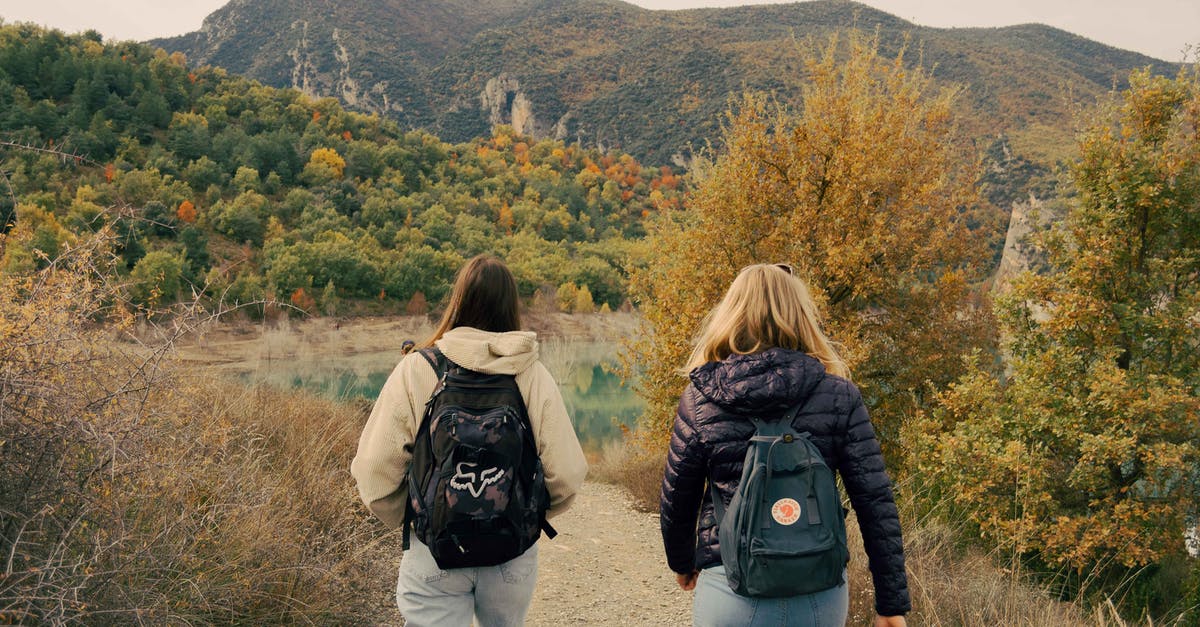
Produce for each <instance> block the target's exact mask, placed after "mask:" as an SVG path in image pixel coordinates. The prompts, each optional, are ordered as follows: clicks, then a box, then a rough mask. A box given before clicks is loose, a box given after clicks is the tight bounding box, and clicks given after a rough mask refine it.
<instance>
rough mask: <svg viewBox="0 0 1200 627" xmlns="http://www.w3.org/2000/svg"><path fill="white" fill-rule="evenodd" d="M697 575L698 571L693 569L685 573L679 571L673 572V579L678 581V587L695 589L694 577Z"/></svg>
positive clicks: (698, 574)
mask: <svg viewBox="0 0 1200 627" xmlns="http://www.w3.org/2000/svg"><path fill="white" fill-rule="evenodd" d="M699 576H700V572H699V571H695V570H693V571H692V572H690V573H688V574H686V575H681V574H679V573H675V581H678V582H679V587H680V588H683V589H684V590H695V589H696V579H697V578H698V577H699Z"/></svg>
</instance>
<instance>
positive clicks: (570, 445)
mask: <svg viewBox="0 0 1200 627" xmlns="http://www.w3.org/2000/svg"><path fill="white" fill-rule="evenodd" d="M519 305H520V302H519V299H518V294H517V286H516V281H515V280H514V279H513V276H512V273H511V272H510V271H509V270H508V268H507V267H506V266H505V265H504V263H503V262H501V261H500V260H499V259H497V258H495V257H492V256H489V255H480V256H478V257H475V258H473V259H471V260H470V261H468V262H467V263H466V265H464V266H463V267H462V269H461V270H459V272H458V275H457V276H456V277H455V280H454V287H453V288H452V290H451V293H450V302H449V304H448V306H447V307H446V312H445V314H444V315H443V316H442V319H441V322H440V323H439V324H438V326H437V329H436V330H435V331H434V332H433V335H432V336H431V337H430V338H429V339H428V340H427V341H426V342H425V343H424V346H423V348H426V349H429V348H436V349H437V351H436V352H434V351H429V350H423V351H413V352H411V353H409V354H408V355H406V356H405V357H404V358H403V359H402V360H401V361H400V363H399V364H398V365H397V366H396V368H395V370H393V371H392V374H391V376H389V377H388V380H387V383H385V384H384V386H383V389H382V391H380V393H379V399H378V400H377V401H376V402H375V407H374V409H372V411H371V415H370V417H369V418H368V419H367V424H366V426H365V427H364V428H363V432H362V436H361V438H360V439H359V443H358V454H357V455H356V456H355V458H354V461H353V463H352V464H351V473H352V474H353V475H354V478H355V479H356V480H357V482H358V490H359V494H360V495H361V496H362V500H363V502H364V503H366V504H367V507H368V508H369V509H370V510H371V512H372V513H374V514H375V515H376V516H378V517H379V518H380V519H382V520H383V522H384V523H386V524H387V525H388V526H390V527H401V526H402V525H406V524H408V523H411V522H412V521H411V520H406V512H407V513H408V516H409V517H411V516H412V511H413V504H414V503H419V499H413V500H410V495H409V489H408V488H409V485H410V481H409V473H410V471H411V472H422V470H421V469H416V468H412V465H413V463H412V462H413V453H414V444H415V442H416V440H417V439H418V438H419V437H421V436H422V432H421V429H422V418H423V415H424V413H425V408H426V403H427V402H428V401H430V400H431V398H432V397H433V396H434V394H435V390H437V391H439V392H440V391H441V390H442V389H443V387H444V384H443V385H439V378H441V379H442V381H443V382H444V380H445V379H444V375H445V373H444V372H443V373H439V372H438V370H437V366H436V365H435V364H437V363H444V364H446V366H447V367H448V368H459V369H465V370H467V371H471V372H473V373H483V374H485V375H511V376H512V377H513V378H514V379H515V382H516V387H517V388H519V391H520V397H521V400H522V401H523V403H524V409H525V412H526V414H527V416H528V426H529V429H530V431H531V432H532V435H533V440H534V443H535V446H536V451H537V456H538V458H539V459H540V461H541V470H542V475H543V477H544V484H545V487H546V490H547V491H548V493H549V504H548V505H549V509H548V511H547V512H546V517H547V518H551V517H554V516H555V515H557V514H560V513H562V512H563V511H565V510H566V509H567V508H568V507H570V505H571V501H572V500H573V499H574V497H575V493H576V492H577V491H578V489H579V487H580V485H582V483H583V479H584V477H585V475H586V474H587V462H586V461H585V459H584V456H583V451H582V449H581V448H580V445H579V440H578V438H577V437H576V435H575V430H574V427H573V426H572V425H571V420H570V417H569V416H568V415H567V411H566V407H565V406H564V404H563V400H562V396H561V395H560V393H559V391H558V386H557V384H556V383H555V381H554V379H553V378H552V377H551V376H550V373H549V371H548V370H546V367H545V366H544V365H542V363H541V362H540V361H538V343H537V338H536V335H535V334H534V333H532V332H528V331H521V330H520V328H521V320H520V314H519ZM439 353H440V355H441V356H443V358H444V360H445V361H444V362H438V361H435V360H434V359H433V358H432V357H430V356H429V355H431V354H439ZM425 429H426V430H425V431H424V432H423V433H425V434H427V433H428V430H429V427H428V426H426V427H425ZM417 451H418V452H419V451H420V447H417ZM456 466H457V467H458V468H459V472H461V473H462V474H463V477H464V480H465V481H467V483H466V485H465V488H466V491H464V492H463V494H467V495H469V494H472V493H474V496H476V497H480V496H481V495H483V496H485V497H486V496H487V495H489V494H494V491H495V487H496V485H494V484H493V478H494V477H495V475H494V474H493V475H491V476H489V478H488V479H486V480H484V479H483V475H484V474H485V471H484V470H482V469H480V470H479V471H478V472H471V471H473V470H475V468H474V464H472V463H467V462H461V463H458V464H456ZM487 470H492V469H490V468H489V469H487ZM454 478H455V479H457V478H459V477H458V475H456V476H455V477H454ZM470 481H475V482H476V483H470ZM451 485H455V486H458V485H459V484H454V483H453V480H451ZM459 487H461V486H459ZM493 498H494V497H493ZM503 498H505V499H507V497H503ZM534 537H535V538H536V532H535V534H534ZM468 540H469V539H463V544H464V545H466V544H469V542H468ZM536 576H537V545H536V544H534V545H533V546H532V547H531V548H529V549H528V550H525V551H524V553H522V554H520V555H518V556H517V557H514V558H512V559H511V560H508V561H506V562H503V563H500V564H496V565H491V566H478V567H462V568H441V567H439V565H438V560H437V559H435V555H434V554H432V553H431V550H430V547H429V546H426V545H425V544H423V543H422V542H421V541H420V540H419V539H417V538H412V539H411V544H410V547H409V549H408V550H406V551H405V552H404V557H403V559H402V561H401V563H400V576H399V581H398V583H397V590H396V596H397V603H398V604H399V607H400V611H401V613H402V614H403V615H404V618H405V620H406V623H407V624H408V625H413V626H415V627H421V626H424V625H447V626H460V625H461V626H466V625H470V624H471V622H472V617H474V620H475V624H477V625H480V626H481V627H491V626H502V625H520V624H522V623H523V622H524V618H525V613H526V611H527V610H528V608H529V603H530V601H531V600H532V598H533V588H534V583H535V580H536Z"/></svg>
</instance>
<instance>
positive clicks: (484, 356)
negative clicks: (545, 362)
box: [436, 327, 538, 375]
mask: <svg viewBox="0 0 1200 627" xmlns="http://www.w3.org/2000/svg"><path fill="white" fill-rule="evenodd" d="M436 344H437V347H438V348H439V349H440V350H441V351H442V354H444V355H445V356H446V357H447V358H448V359H449V360H450V361H452V362H454V363H456V364H458V365H460V366H462V367H464V368H467V369H469V370H474V371H475V372H482V373H485V374H514V375H515V374H519V373H521V372H524V371H525V369H527V368H529V367H530V366H532V365H533V363H534V362H536V361H537V359H538V343H537V334H536V333H533V332H532V331H508V332H506V333H495V332H492V331H480V330H479V329H474V328H471V327H455V328H453V329H450V330H449V331H446V333H445V335H443V336H442V339H440V340H438V341H437V342H436Z"/></svg>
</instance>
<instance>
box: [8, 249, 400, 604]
mask: <svg viewBox="0 0 1200 627" xmlns="http://www.w3.org/2000/svg"><path fill="white" fill-rule="evenodd" d="M97 258H102V257H96V256H90V255H88V254H86V253H80V254H78V255H76V257H75V258H74V260H67V261H65V262H63V265H62V266H61V267H54V266H52V267H51V268H49V269H47V270H44V271H41V272H39V273H37V274H35V275H33V276H26V277H13V276H3V275H0V623H5V624H7V623H19V624H67V623H84V624H145V623H151V624H214V623H215V624H231V623H242V624H261V623H301V624H317V623H321V624H331V623H333V624H372V623H377V622H378V610H377V609H376V608H375V607H373V606H372V603H371V602H370V599H371V598H374V597H377V596H379V595H378V590H376V588H377V587H379V586H380V584H382V585H384V586H386V585H388V582H387V579H388V576H387V575H385V574H382V573H381V572H380V570H379V568H378V567H377V564H376V563H375V562H376V560H378V556H379V555H380V554H382V553H384V551H381V550H379V548H378V547H377V546H373V545H377V544H378V543H379V542H380V541H381V540H380V538H383V541H389V540H388V539H389V538H390V536H387V535H385V534H383V533H381V529H380V527H379V525H378V524H377V523H375V522H374V521H373V520H371V519H370V517H369V515H368V514H367V513H366V511H365V509H364V508H363V507H362V506H361V504H359V502H358V499H357V496H356V494H355V490H354V484H353V480H352V479H351V477H350V475H349V471H348V466H349V461H350V458H351V457H352V455H353V452H354V447H355V443H356V440H357V435H358V432H359V430H360V428H361V425H362V422H363V420H364V415H363V408H361V407H353V406H348V405H341V404H338V403H334V402H330V401H325V400H321V399H318V398H316V397H313V396H309V395H306V394H303V393H291V392H288V393H284V392H277V391H273V390H268V389H262V388H253V389H248V388H246V387H244V386H241V385H238V384H237V383H233V382H225V381H222V380H220V379H219V378H215V377H213V376H212V375H211V374H210V373H208V372H206V371H203V370H186V369H185V368H184V367H182V366H180V365H178V364H176V363H174V362H173V361H172V358H171V345H172V341H173V339H174V338H175V337H176V336H177V333H176V331H178V330H179V328H180V327H178V326H171V327H169V328H167V327H163V328H160V329H159V331H161V332H162V333H160V334H159V335H158V337H159V338H160V339H159V340H156V341H155V342H153V343H138V342H135V341H133V339H132V338H133V337H134V336H133V335H132V334H130V333H128V331H129V330H130V329H132V328H133V327H134V326H135V324H134V321H135V319H134V316H133V315H131V314H128V313H123V309H122V306H121V305H120V299H119V295H120V292H119V290H118V289H115V288H114V287H113V286H110V285H108V284H106V283H105V282H104V280H103V278H102V277H103V276H104V275H105V273H104V272H103V268H97V267H95V262H94V260H95V259H97ZM176 313H177V314H178V317H176V318H174V320H175V321H176V322H175V323H172V324H173V325H174V324H176V323H179V322H180V321H183V320H185V319H186V318H187V317H188V315H189V314H188V312H176ZM114 338H118V339H114ZM119 338H125V339H119ZM381 575H382V576H381Z"/></svg>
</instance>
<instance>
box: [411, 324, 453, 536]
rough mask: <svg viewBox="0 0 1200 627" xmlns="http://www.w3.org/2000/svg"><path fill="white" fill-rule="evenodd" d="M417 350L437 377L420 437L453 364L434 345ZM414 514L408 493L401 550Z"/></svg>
mask: <svg viewBox="0 0 1200 627" xmlns="http://www.w3.org/2000/svg"><path fill="white" fill-rule="evenodd" d="M417 352H418V353H420V354H421V356H422V357H424V358H425V361H427V362H429V365H430V366H431V367H433V372H434V374H435V375H436V376H437V379H438V384H437V387H435V388H434V390H433V394H432V395H430V397H429V400H428V401H426V402H425V412H424V414H423V415H422V416H421V424H420V426H418V427H417V436H416V437H418V438H420V437H421V436H422V435H423V434H424V435H426V436H428V431H429V419H430V416H431V414H432V410H433V401H434V399H436V398H437V397H438V394H440V393H441V391H442V388H443V387H445V383H446V373H448V372H450V369H451V368H452V367H453V366H454V364H453V362H451V361H450V359H448V358H447V357H446V355H445V354H443V353H442V351H441V349H439V348H438V347H436V346H429V347H427V348H422V349H420V350H418V351H417ZM409 472H412V470H411V469H410V470H409ZM406 480H407V479H406ZM410 490H411V486H410ZM415 514H416V512H415V510H413V506H412V494H409V498H408V502H407V503H406V504H405V506H404V522H403V523H402V524H401V528H402V533H401V540H400V548H401V550H404V551H407V550H408V549H409V535H410V533H411V530H412V524H413V516H414V515H415Z"/></svg>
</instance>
